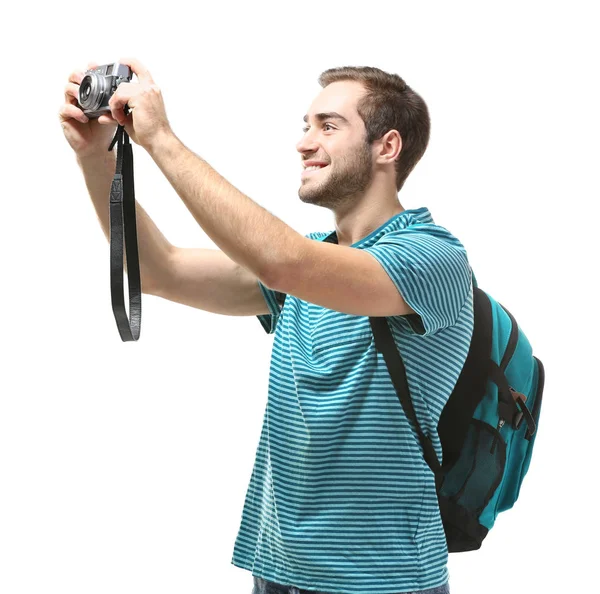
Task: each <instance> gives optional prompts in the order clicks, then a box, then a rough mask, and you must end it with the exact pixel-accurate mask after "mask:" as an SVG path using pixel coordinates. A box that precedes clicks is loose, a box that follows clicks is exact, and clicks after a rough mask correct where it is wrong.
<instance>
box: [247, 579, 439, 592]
mask: <svg viewBox="0 0 600 594" xmlns="http://www.w3.org/2000/svg"><path fill="white" fill-rule="evenodd" d="M252 577H253V578H254V588H252V594H327V593H326V592H317V591H315V590H301V589H299V588H296V587H295V586H282V585H281V584H276V583H275V582H269V581H267V580H263V579H262V578H259V577H256V576H255V575H254V576H252ZM406 594H450V586H449V584H448V582H446V583H445V584H444V585H443V586H438V587H437V588H429V590H419V591H418V592H407V593H406Z"/></svg>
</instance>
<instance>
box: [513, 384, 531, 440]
mask: <svg viewBox="0 0 600 594" xmlns="http://www.w3.org/2000/svg"><path fill="white" fill-rule="evenodd" d="M509 389H510V391H511V393H512V396H513V398H514V399H515V404H517V405H518V402H517V401H518V400H520V401H521V402H522V403H523V405H524V404H525V400H527V396H525V394H522V393H521V392H517V391H516V390H515V389H514V388H512V387H510V386H509ZM522 421H523V411H522V410H519V409H518V408H517V410H516V411H515V414H514V415H513V418H512V426H513V429H518V428H519V427H520V426H521V422H522Z"/></svg>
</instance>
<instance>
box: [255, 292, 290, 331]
mask: <svg viewBox="0 0 600 594" xmlns="http://www.w3.org/2000/svg"><path fill="white" fill-rule="evenodd" d="M258 286H259V288H260V290H261V291H262V294H263V296H264V298H265V301H266V302H267V307H268V308H269V311H270V312H271V313H268V314H261V315H259V316H256V317H257V318H258V319H259V321H260V323H261V324H262V326H263V328H264V329H265V332H266V333H267V334H273V333H274V332H275V328H276V327H277V320H278V319H279V315H280V314H281V309H282V307H283V302H284V301H285V293H280V292H279V291H274V290H273V289H269V287H267V286H265V285H263V284H262V283H261V282H260V281H258Z"/></svg>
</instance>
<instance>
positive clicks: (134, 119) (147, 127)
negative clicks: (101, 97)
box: [108, 58, 172, 150]
mask: <svg viewBox="0 0 600 594" xmlns="http://www.w3.org/2000/svg"><path fill="white" fill-rule="evenodd" d="M119 64H126V65H127V66H129V68H130V69H131V71H132V72H133V73H134V74H135V75H136V76H137V78H138V81H139V82H137V83H132V82H128V83H127V82H124V83H121V84H120V85H119V86H118V87H117V89H116V91H115V92H114V94H113V96H112V97H111V98H110V100H109V102H108V106H109V107H110V111H111V114H112V117H113V118H114V119H115V120H116V121H117V122H118V123H119V124H121V125H122V126H124V127H125V131H126V132H127V134H128V135H129V137H130V138H131V140H132V141H133V142H135V143H136V144H139V145H140V146H142V147H143V148H145V149H146V150H148V149H149V148H150V147H151V146H152V145H153V143H154V142H155V141H156V139H157V138H158V137H160V136H161V135H164V134H165V133H167V134H169V133H171V132H172V131H171V125H170V124H169V120H168V119H167V113H166V110H165V104H164V103H163V98H162V94H161V92H160V89H159V88H158V86H157V85H156V84H155V83H154V80H153V79H152V76H151V75H150V72H149V71H148V69H147V68H146V67H145V66H144V65H143V64H142V63H141V62H140V61H139V60H136V59H135V58H121V59H119ZM125 105H128V106H129V114H128V115H127V116H126V115H125V112H124V111H123V108H124V107H125Z"/></svg>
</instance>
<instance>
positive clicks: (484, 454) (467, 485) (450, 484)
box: [440, 418, 506, 517]
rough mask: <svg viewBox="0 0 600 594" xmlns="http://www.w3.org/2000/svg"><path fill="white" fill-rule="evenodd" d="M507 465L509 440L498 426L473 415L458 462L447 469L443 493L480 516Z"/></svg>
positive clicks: (476, 515)
mask: <svg viewBox="0 0 600 594" xmlns="http://www.w3.org/2000/svg"><path fill="white" fill-rule="evenodd" d="M505 465H506V444H505V442H504V439H503V438H502V436H501V435H500V432H499V431H497V430H496V428H495V427H492V426H491V425H488V424H487V423H485V422H483V421H480V420H479V419H475V418H474V419H471V422H470V423H469V429H468V431H467V435H466V437H465V443H464V445H463V448H462V450H461V453H460V457H459V458H458V460H457V461H456V463H455V464H454V465H453V466H452V468H450V469H449V470H448V471H446V472H445V473H444V479H443V482H442V485H441V488H440V495H442V496H443V497H446V498H448V499H450V500H452V501H453V502H454V503H456V504H457V505H459V506H460V507H462V508H464V509H465V510H466V511H468V512H469V514H470V515H473V516H475V517H478V516H479V514H481V512H482V511H483V509H484V508H485V506H486V505H487V504H488V503H489V501H490V499H491V498H492V496H493V495H494V493H495V491H496V489H497V488H498V485H499V484H500V481H501V480H502V475H503V474H504V466H505Z"/></svg>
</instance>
